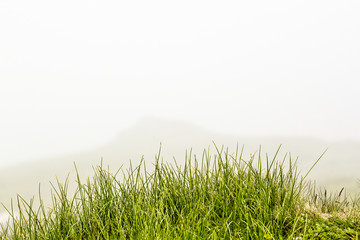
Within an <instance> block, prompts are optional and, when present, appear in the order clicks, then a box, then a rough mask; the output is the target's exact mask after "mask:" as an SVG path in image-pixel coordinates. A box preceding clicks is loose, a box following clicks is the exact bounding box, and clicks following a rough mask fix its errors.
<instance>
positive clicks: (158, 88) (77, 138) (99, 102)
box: [0, 0, 360, 166]
mask: <svg viewBox="0 0 360 240" xmlns="http://www.w3.org/2000/svg"><path fill="white" fill-rule="evenodd" d="M359 12H360V2H359V1H347V0H344V1H329V0H326V1H313V0H311V1H288V0H284V1H209V0H206V1H196V0H189V1H188V0H181V1H169V0H164V1H157V0H154V1H145V0H144V1H136V0H131V1H121V0H120V1H119V0H116V1H90V0H86V1H85V0H62V1H51V0H43V1H39V0H32V1H27V0H0V156H1V161H0V166H2V165H7V164H8V163H10V162H15V161H22V160H26V159H32V158H36V157H39V156H46V155H49V154H54V153H59V152H67V151H75V150H77V149H86V148H88V147H92V146H96V145H97V144H99V143H102V142H105V141H106V140H109V139H111V137H113V136H114V135H116V134H117V133H118V132H119V131H120V130H121V129H124V128H126V127H128V126H130V125H131V124H133V123H134V122H135V121H136V120H137V119H139V118H141V117H142V116H149V115H152V116H159V117H166V118H170V119H184V120H187V121H190V122H193V123H196V124H198V125H201V126H204V127H206V128H208V129H212V130H214V131H217V132H223V133H232V134H245V135H295V136H297V135H301V136H312V137H318V138H324V139H331V140H341V139H353V140H360V124H359V123H360V111H359V109H360V97H359V90H360V84H359V83H360V44H359V43H360V14H359Z"/></svg>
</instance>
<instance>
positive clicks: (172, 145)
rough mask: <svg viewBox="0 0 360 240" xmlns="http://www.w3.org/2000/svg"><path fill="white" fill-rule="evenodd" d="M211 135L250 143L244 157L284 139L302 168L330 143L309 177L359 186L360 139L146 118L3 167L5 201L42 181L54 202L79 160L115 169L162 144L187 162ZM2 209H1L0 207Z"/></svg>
mask: <svg viewBox="0 0 360 240" xmlns="http://www.w3.org/2000/svg"><path fill="white" fill-rule="evenodd" d="M212 140H214V141H215V143H216V144H217V145H218V146H219V147H220V146H221V145H223V144H224V145H225V146H227V147H229V150H230V151H232V152H233V151H235V148H236V144H237V143H239V145H240V147H241V146H242V145H243V144H244V145H245V152H244V159H245V160H247V159H248V158H249V154H250V153H253V152H255V151H256V150H257V149H258V148H259V145H260V144H261V146H262V153H265V152H267V153H269V157H272V156H273V154H274V153H275V152H276V150H277V148H278V146H279V145H280V144H283V146H282V151H281V155H280V157H279V159H281V158H282V157H283V155H284V153H285V152H290V153H291V154H292V156H293V157H296V156H299V162H298V163H299V167H300V170H302V172H303V173H305V171H306V170H307V169H309V168H310V167H311V165H312V164H313V163H314V162H315V161H316V160H317V158H318V157H319V156H320V155H321V153H322V152H323V151H324V150H325V149H326V148H329V150H328V152H327V153H326V155H325V156H324V157H323V159H322V160H321V161H320V162H319V164H318V165H317V166H316V167H315V168H314V169H313V171H312V173H311V175H310V178H312V179H316V180H317V182H318V184H321V185H323V186H326V187H327V188H330V189H332V190H334V189H339V190H340V188H341V187H342V186H346V187H347V189H348V191H352V192H354V191H357V190H359V189H358V188H357V178H360V174H359V173H358V169H360V161H359V160H360V151H359V149H360V143H359V142H325V141H320V140H316V139H307V138H269V137H267V138H249V137H246V136H225V135H219V134H215V133H212V132H209V131H206V130H204V129H202V128H201V127H197V126H194V125H191V124H188V123H184V122H178V121H166V120H161V119H154V118H144V119H143V120H141V121H139V122H138V123H137V124H136V125H134V126H133V127H132V128H129V129H127V130H125V131H122V132H121V133H119V135H118V137H117V138H116V139H113V141H111V142H109V143H108V144H105V145H103V146H101V147H99V148H97V149H93V150H91V151H88V152H84V153H79V154H74V155H69V156H61V157H53V158H48V159H43V160H39V161H36V162H28V163H24V164H21V165H19V166H16V167H10V168H5V169H0V202H3V203H4V204H5V205H6V206H9V203H10V198H11V197H14V196H16V193H19V194H20V195H22V196H24V197H25V199H27V200H28V199H29V198H30V197H31V196H33V195H36V194H37V193H38V187H39V182H41V191H42V196H43V197H44V199H45V200H47V201H49V196H50V191H49V189H50V185H49V181H52V182H55V181H56V178H55V176H58V177H59V179H60V180H61V181H62V182H63V181H64V179H65V177H66V175H67V174H68V173H69V172H72V173H71V175H70V183H74V181H73V180H74V177H75V176H74V171H73V170H74V165H73V163H74V162H76V164H77V167H78V169H79V172H80V175H81V176H82V177H86V176H89V175H92V166H93V165H97V164H99V163H100V159H101V158H102V157H103V159H104V165H110V167H111V170H113V171H116V170H117V169H118V167H120V166H121V165H122V164H124V165H125V166H124V167H125V168H126V167H127V166H128V163H129V160H130V159H131V161H132V163H133V165H136V164H137V163H138V162H139V160H140V159H141V157H142V156H143V155H144V158H145V161H146V163H147V164H148V166H149V167H150V166H151V163H153V162H154V156H155V154H156V153H157V152H158V150H159V147H160V142H161V143H162V156H163V158H164V161H171V160H172V158H173V157H175V158H176V160H177V161H178V162H181V161H183V159H184V157H185V151H186V150H189V149H190V148H192V149H193V153H195V154H197V155H198V156H201V153H202V151H203V149H204V148H207V147H209V146H210V147H211V149H212V150H214V146H213V143H212ZM0 212H2V210H1V211H0Z"/></svg>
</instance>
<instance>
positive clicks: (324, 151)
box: [301, 148, 328, 180]
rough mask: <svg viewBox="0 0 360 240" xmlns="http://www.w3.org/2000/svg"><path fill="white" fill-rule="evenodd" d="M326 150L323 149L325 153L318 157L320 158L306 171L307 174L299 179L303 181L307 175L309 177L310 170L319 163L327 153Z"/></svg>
mask: <svg viewBox="0 0 360 240" xmlns="http://www.w3.org/2000/svg"><path fill="white" fill-rule="evenodd" d="M327 150H328V148H327V149H325V151H324V152H323V153H322V154H321V155H320V157H319V158H318V160H316V162H315V163H314V164H313V165H312V166H311V168H310V169H309V171H307V173H306V174H305V176H304V177H302V178H301V180H304V179H305V178H306V177H307V175H309V173H310V172H311V170H312V169H313V168H314V167H315V165H316V164H317V163H318V162H319V161H320V159H321V158H322V157H323V156H324V155H325V153H326V152H327Z"/></svg>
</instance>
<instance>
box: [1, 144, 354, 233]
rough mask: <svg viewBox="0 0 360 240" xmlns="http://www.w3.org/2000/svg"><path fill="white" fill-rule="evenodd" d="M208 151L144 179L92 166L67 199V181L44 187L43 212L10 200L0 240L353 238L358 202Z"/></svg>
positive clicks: (293, 172)
mask: <svg viewBox="0 0 360 240" xmlns="http://www.w3.org/2000/svg"><path fill="white" fill-rule="evenodd" d="M216 150H217V154H215V156H213V157H212V156H210V153H209V151H204V153H203V156H202V158H201V160H199V159H197V158H196V157H195V158H193V159H191V157H187V158H186V160H185V164H183V165H182V166H179V165H177V164H165V163H163V162H162V161H160V154H159V155H158V157H157V158H156V161H155V164H154V171H152V172H148V171H146V166H145V164H144V163H143V162H142V163H141V164H140V165H139V166H137V167H135V168H131V167H130V168H129V169H128V170H127V171H125V172H123V171H122V170H121V169H119V171H117V172H116V173H115V174H111V173H110V172H109V170H106V169H104V168H103V167H102V166H98V167H96V168H95V174H94V176H93V178H92V179H88V180H87V182H85V183H82V182H81V181H80V177H79V176H78V178H77V179H78V180H77V182H78V183H77V184H78V185H77V190H76V192H75V194H74V195H72V196H69V194H68V192H67V187H68V181H67V182H65V184H61V183H59V182H58V184H57V186H53V191H54V195H53V205H52V207H51V208H50V209H46V208H45V207H44V204H40V208H38V209H33V207H32V206H33V202H32V201H30V202H29V203H27V202H25V201H24V200H23V199H21V198H18V204H17V206H18V207H17V209H16V211H17V212H19V216H15V214H14V212H15V210H14V209H9V213H10V214H11V215H12V216H13V219H12V221H11V223H10V224H8V225H6V226H3V227H2V233H0V239H358V238H359V235H360V217H359V211H358V210H359V204H358V201H352V202H349V201H348V200H347V199H346V198H344V197H342V196H341V193H342V192H340V194H338V195H329V194H327V193H326V191H325V192H323V193H321V192H316V191H315V190H314V189H315V188H314V187H312V186H310V185H308V184H305V181H304V179H305V178H304V177H300V176H299V172H298V170H297V169H296V161H293V160H292V159H291V158H287V157H286V156H285V157H284V158H283V160H282V161H277V160H276V158H277V155H278V152H277V153H276V154H275V156H274V157H273V158H272V159H269V158H268V156H267V155H266V161H262V160H261V158H260V154H258V157H257V158H256V160H255V154H254V155H252V156H251V157H250V159H249V160H248V161H244V160H243V158H242V150H241V151H238V150H237V151H236V152H235V153H234V154H229V153H228V151H227V150H224V149H223V148H222V149H216ZM278 151H279V150H278ZM264 162H265V163H264ZM315 164H316V162H315ZM315 164H314V165H315ZM120 173H122V174H120ZM306 175H307V174H306ZM306 175H305V177H306Z"/></svg>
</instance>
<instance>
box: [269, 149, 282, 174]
mask: <svg viewBox="0 0 360 240" xmlns="http://www.w3.org/2000/svg"><path fill="white" fill-rule="evenodd" d="M281 147H282V144H280V145H279V147H278V149H277V150H276V153H275V155H274V157H273V160H272V161H271V163H270V166H269V168H268V170H270V169H271V168H272V166H273V165H274V163H275V160H276V158H277V155H278V154H279V151H280V149H281Z"/></svg>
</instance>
